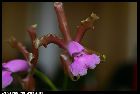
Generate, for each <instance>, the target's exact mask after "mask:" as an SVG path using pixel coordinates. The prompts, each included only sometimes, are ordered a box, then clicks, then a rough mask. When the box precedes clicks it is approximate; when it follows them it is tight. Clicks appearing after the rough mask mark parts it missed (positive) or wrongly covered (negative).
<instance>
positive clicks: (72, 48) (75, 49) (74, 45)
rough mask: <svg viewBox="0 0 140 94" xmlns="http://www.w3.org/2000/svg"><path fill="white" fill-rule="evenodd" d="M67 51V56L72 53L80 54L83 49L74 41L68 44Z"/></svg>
mask: <svg viewBox="0 0 140 94" xmlns="http://www.w3.org/2000/svg"><path fill="white" fill-rule="evenodd" d="M67 48H68V51H69V54H70V55H72V54H73V53H77V52H81V51H82V50H84V47H83V46H82V45H81V44H79V43H78V42H75V41H71V42H70V43H69V44H68V47H67Z"/></svg>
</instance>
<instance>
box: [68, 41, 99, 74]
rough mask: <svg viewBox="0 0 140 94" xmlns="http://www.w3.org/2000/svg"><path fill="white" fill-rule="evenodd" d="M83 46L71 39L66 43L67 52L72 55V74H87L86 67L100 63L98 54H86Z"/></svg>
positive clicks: (93, 66) (92, 67)
mask: <svg viewBox="0 0 140 94" xmlns="http://www.w3.org/2000/svg"><path fill="white" fill-rule="evenodd" d="M84 50H85V48H84V47H83V46H82V45H80V44H79V43H78V42H75V41H71V42H70V43H69V44H68V52H69V54H70V55H71V56H73V57H74V60H73V62H72V64H71V65H70V70H71V72H72V74H73V75H74V76H83V75H86V74H87V69H88V68H89V69H94V68H95V67H96V64H99V63H100V56H97V55H96V54H91V55H89V54H87V53H86V52H84Z"/></svg>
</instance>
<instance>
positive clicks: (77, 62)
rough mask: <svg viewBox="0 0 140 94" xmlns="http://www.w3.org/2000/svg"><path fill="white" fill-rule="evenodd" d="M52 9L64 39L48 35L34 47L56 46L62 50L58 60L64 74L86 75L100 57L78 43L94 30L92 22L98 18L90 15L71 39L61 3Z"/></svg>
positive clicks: (37, 41) (56, 3)
mask: <svg viewBox="0 0 140 94" xmlns="http://www.w3.org/2000/svg"><path fill="white" fill-rule="evenodd" d="M54 8H55V11H56V14H57V18H58V22H59V27H60V31H61V32H62V34H63V36H64V39H61V38H60V37H57V36H55V35H52V34H48V35H47V36H42V37H41V38H39V39H37V40H36V42H35V44H36V47H37V48H38V47H40V46H42V45H43V46H44V47H47V45H48V44H49V43H54V44H57V45H58V46H59V47H60V48H62V49H64V50H63V52H62V54H61V55H60V58H61V61H62V64H63V65H64V70H65V72H66V73H68V74H69V76H70V77H71V78H74V77H75V76H76V77H78V76H83V75H86V74H87V70H88V69H94V68H95V67H96V65H97V64H99V63H100V61H101V56H100V55H98V54H96V53H93V52H91V51H89V50H88V49H86V48H85V47H84V46H83V45H82V44H81V43H80V42H81V40H82V38H83V36H84V34H85V32H86V31H87V30H88V29H94V27H93V22H94V21H95V20H97V19H99V17H98V16H96V14H94V13H92V14H91V15H90V17H88V18H87V19H86V20H83V21H81V24H80V25H79V26H78V28H77V33H76V36H75V38H74V39H72V37H71V35H70V29H69V26H68V24H67V20H66V16H65V13H64V9H63V3H61V2H55V3H54Z"/></svg>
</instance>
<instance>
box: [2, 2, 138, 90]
mask: <svg viewBox="0 0 140 94" xmlns="http://www.w3.org/2000/svg"><path fill="white" fill-rule="evenodd" d="M63 4H64V10H65V14H66V17H67V20H68V24H69V26H70V29H71V35H72V36H74V35H75V34H76V26H78V25H79V24H80V21H81V20H83V19H85V18H87V17H88V16H89V15H90V14H91V13H92V12H94V13H96V14H97V15H98V16H99V17H100V19H99V20H97V21H96V22H95V24H94V26H95V30H94V31H92V30H89V31H88V32H87V33H86V34H85V36H84V38H83V40H82V44H83V45H84V46H85V47H88V48H90V49H92V50H94V51H98V52H100V53H103V54H105V55H106V56H107V60H106V62H105V63H100V64H99V65H98V66H97V67H96V68H95V69H94V70H89V71H88V74H87V75H86V76H83V77H81V78H80V79H79V80H78V81H77V82H73V81H71V80H70V79H69V78H67V79H68V80H67V81H68V82H67V87H66V89H63V83H64V71H63V67H62V66H61V62H60V58H59V55H60V53H61V49H60V48H59V47H58V46H57V45H55V44H50V45H49V46H48V47H47V49H45V48H44V47H41V48H40V50H39V51H40V54H39V63H38V65H37V68H38V69H40V70H41V71H42V72H43V73H45V74H46V75H47V76H48V77H49V78H50V79H51V80H52V81H53V82H54V84H55V85H56V86H57V87H58V88H59V89H60V90H81V91H82V90H87V91H92V90H93V91H98V90H119V91H121V90H137V3H136V2H103V3H102V2H93V3H92V2H80V3H78V2H69V3H66V2H64V3H63ZM33 24H38V27H37V35H38V37H40V36H42V35H45V34H48V33H52V34H56V35H58V36H60V37H62V35H61V33H60V31H59V27H58V22H57V18H56V13H55V11H54V7H53V2H34V3H33V2H24V3H23V2H22V3H20V2H13V3H11V2H3V3H2V62H6V61H8V60H11V59H15V58H24V57H23V56H22V54H21V53H19V52H18V51H17V50H16V49H13V48H11V47H10V46H9V44H8V43H7V40H8V38H9V37H10V36H14V37H15V38H16V39H17V40H19V41H21V42H22V43H23V44H24V45H26V47H27V49H28V50H29V51H31V41H30V38H29V35H28V33H27V32H26V31H27V28H28V27H29V26H30V25H33ZM36 81H37V90H49V87H48V86H47V85H44V84H43V82H42V81H41V80H40V78H38V77H36ZM8 90H18V89H17V88H15V87H13V86H12V85H11V86H9V87H8Z"/></svg>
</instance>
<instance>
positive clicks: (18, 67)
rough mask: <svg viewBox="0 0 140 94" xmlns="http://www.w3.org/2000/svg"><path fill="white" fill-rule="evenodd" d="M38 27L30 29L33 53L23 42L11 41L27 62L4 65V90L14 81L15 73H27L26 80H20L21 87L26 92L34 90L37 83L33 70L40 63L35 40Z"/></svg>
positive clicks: (12, 61)
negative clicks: (13, 75)
mask: <svg viewBox="0 0 140 94" xmlns="http://www.w3.org/2000/svg"><path fill="white" fill-rule="evenodd" d="M35 28H36V25H32V26H31V27H30V28H29V29H28V33H29V35H30V38H31V41H32V53H29V52H28V51H27V50H26V48H25V46H23V44H22V43H21V42H18V41H17V40H16V39H15V38H14V37H11V38H10V39H9V43H10V45H11V46H12V47H13V48H17V49H18V50H19V51H20V52H21V53H22V54H23V55H24V57H25V60H21V59H15V60H11V61H9V62H7V63H3V64H2V88H6V87H7V86H9V85H10V84H11V83H12V81H13V77H12V74H13V73H17V72H23V71H26V72H27V73H28V74H27V76H26V77H25V78H24V79H22V80H21V79H20V82H21V85H22V86H23V88H24V89H25V90H34V89H35V81H34V78H33V70H34V68H35V66H36V63H37V61H38V49H36V48H35V45H34V40H35V39H36V31H35Z"/></svg>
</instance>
